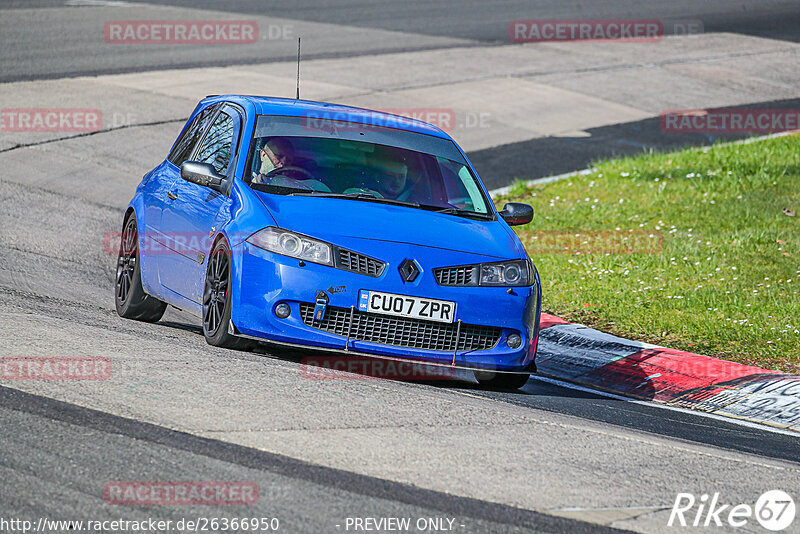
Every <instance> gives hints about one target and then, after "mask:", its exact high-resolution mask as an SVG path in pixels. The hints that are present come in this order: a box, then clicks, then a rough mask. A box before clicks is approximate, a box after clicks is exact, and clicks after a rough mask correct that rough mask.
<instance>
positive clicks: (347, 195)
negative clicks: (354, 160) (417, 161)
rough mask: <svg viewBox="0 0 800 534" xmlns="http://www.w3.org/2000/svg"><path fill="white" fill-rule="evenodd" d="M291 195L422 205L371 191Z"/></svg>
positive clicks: (319, 192) (310, 192) (315, 192)
mask: <svg viewBox="0 0 800 534" xmlns="http://www.w3.org/2000/svg"><path fill="white" fill-rule="evenodd" d="M289 196H300V197H324V198H345V199H352V200H364V201H366V202H379V203H381V204H395V205H398V206H410V207H412V208H418V207H420V205H419V202H409V201H407V200H395V199H393V198H381V197H376V196H375V195H370V194H369V193H326V192H325V191H303V192H297V193H289Z"/></svg>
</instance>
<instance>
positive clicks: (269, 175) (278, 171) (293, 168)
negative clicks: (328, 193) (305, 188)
mask: <svg viewBox="0 0 800 534" xmlns="http://www.w3.org/2000/svg"><path fill="white" fill-rule="evenodd" d="M284 171H297V172H299V173H302V174H305V175H306V176H308V177H309V178H310V179H311V180H316V179H317V177H316V176H314V175H313V174H311V173H310V172H308V171H307V170H305V169H304V168H302V167H296V166H294V165H287V166H286V167H277V168H275V169H272V170H271V171H269V172H268V173H267V174H265V175H264V178H272V176H274V175H276V174H283V172H284Z"/></svg>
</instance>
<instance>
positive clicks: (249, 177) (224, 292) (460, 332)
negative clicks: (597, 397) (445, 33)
mask: <svg viewBox="0 0 800 534" xmlns="http://www.w3.org/2000/svg"><path fill="white" fill-rule="evenodd" d="M532 217H533V209H532V208H531V207H530V206H527V205H525V204H516V203H509V204H506V205H505V207H504V209H503V211H500V212H497V211H496V210H495V208H494V206H493V204H492V202H491V200H490V198H489V195H488V194H487V192H486V189H485V187H484V186H483V184H482V183H481V181H480V180H479V178H478V175H477V173H476V172H475V170H474V169H473V168H472V165H471V164H470V162H469V161H468V159H467V157H466V155H465V154H464V152H463V151H462V150H461V149H460V148H459V146H458V145H457V144H456V143H455V142H454V141H453V140H452V139H451V138H450V137H449V136H448V135H447V134H446V133H445V132H443V131H442V130H440V129H438V128H436V127H434V126H432V125H430V124H427V123H424V122H421V121H417V120H412V119H407V118H404V117H400V116H397V115H392V114H387V113H379V112H375V111H371V110H365V109H359V108H352V107H347V106H341V105H334V104H327V103H321V102H312V101H305V100H291V99H282V98H266V97H253V96H234V95H227V96H211V97H207V98H205V99H204V100H202V101H201V102H200V103H199V104H198V106H197V108H196V109H195V110H194V112H193V113H192V116H191V117H190V118H189V121H188V122H187V123H186V126H185V127H184V128H183V131H182V132H181V134H180V136H179V137H178V139H177V140H176V141H175V144H174V145H173V147H172V149H171V150H170V152H169V155H168V156H167V158H166V159H165V160H164V161H163V162H162V163H161V164H160V165H158V166H157V167H156V168H154V169H153V170H151V171H150V172H148V173H147V174H146V175H145V176H144V177H143V179H142V181H141V183H140V184H139V186H138V188H137V189H136V193H135V195H134V197H133V200H132V201H131V202H130V205H129V206H128V208H127V210H126V212H125V216H124V221H123V227H122V230H123V231H122V239H121V245H120V251H119V259H118V263H117V272H116V283H115V302H116V309H117V313H118V314H119V315H120V316H122V317H125V318H129V319H137V320H141V321H150V322H155V321H158V320H159V319H161V317H162V316H163V314H164V311H165V309H166V306H167V305H168V304H169V305H172V306H174V307H176V308H179V309H181V310H185V311H187V312H190V313H192V314H194V315H196V316H198V317H199V318H201V319H202V324H203V334H204V336H205V338H206V340H207V341H208V343H210V344H211V345H215V346H219V347H228V348H236V349H245V350H246V349H248V348H251V347H253V346H254V345H255V344H256V343H258V342H267V343H273V344H283V345H290V346H295V347H306V348H314V349H324V350H330V351H337V352H339V353H341V354H346V355H358V356H369V357H370V358H376V357H377V358H388V359H394V360H401V361H412V362H426V363H430V364H433V365H441V366H449V367H454V368H468V369H471V370H473V371H474V372H475V375H476V378H477V379H478V381H479V382H481V383H482V384H484V385H486V386H488V387H497V388H517V387H521V386H522V385H523V384H525V382H526V381H527V380H528V378H529V376H530V373H531V372H534V371H535V370H536V367H535V355H536V346H537V341H538V335H539V318H540V311H541V285H540V283H539V276H538V273H537V271H536V268H535V267H534V265H533V263H532V262H531V260H530V259H529V258H528V256H527V254H526V252H525V249H524V247H523V246H522V243H521V242H520V240H519V239H518V237H517V235H516V234H515V233H514V232H513V231H512V230H511V228H510V226H512V225H517V224H526V223H528V222H530V221H531V219H532Z"/></svg>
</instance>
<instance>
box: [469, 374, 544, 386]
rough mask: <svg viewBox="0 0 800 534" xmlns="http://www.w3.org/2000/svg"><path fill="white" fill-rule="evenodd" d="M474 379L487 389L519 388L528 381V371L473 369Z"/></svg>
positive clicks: (529, 375)
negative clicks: (500, 371) (498, 371)
mask: <svg viewBox="0 0 800 534" xmlns="http://www.w3.org/2000/svg"><path fill="white" fill-rule="evenodd" d="M474 374H475V380H477V381H478V383H479V384H480V385H481V386H483V387H485V388H488V389H510V390H514V389H519V388H521V387H522V386H524V385H525V384H527V383H528V379H529V378H530V377H531V374H530V373H495V372H494V371H474Z"/></svg>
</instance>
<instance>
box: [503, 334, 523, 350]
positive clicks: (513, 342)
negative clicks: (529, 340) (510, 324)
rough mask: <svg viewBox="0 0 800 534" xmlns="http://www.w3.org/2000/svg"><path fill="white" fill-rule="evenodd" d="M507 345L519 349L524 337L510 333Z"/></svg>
mask: <svg viewBox="0 0 800 534" xmlns="http://www.w3.org/2000/svg"><path fill="white" fill-rule="evenodd" d="M506 345H508V346H509V348H512V349H518V348H520V347H521V346H522V338H521V337H520V335H519V334H509V336H508V338H507V339H506Z"/></svg>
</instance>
